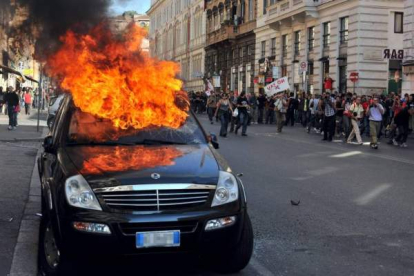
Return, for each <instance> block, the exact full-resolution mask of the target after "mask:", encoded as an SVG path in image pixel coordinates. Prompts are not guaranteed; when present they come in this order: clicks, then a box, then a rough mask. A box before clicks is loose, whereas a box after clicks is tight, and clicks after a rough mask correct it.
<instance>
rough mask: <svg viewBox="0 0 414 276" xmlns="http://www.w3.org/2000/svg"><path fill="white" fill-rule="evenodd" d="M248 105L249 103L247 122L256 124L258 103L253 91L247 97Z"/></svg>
mask: <svg viewBox="0 0 414 276" xmlns="http://www.w3.org/2000/svg"><path fill="white" fill-rule="evenodd" d="M249 105H250V116H249V122H251V123H252V124H257V120H258V103H257V98H256V95H255V94H254V92H251V93H250V98H249Z"/></svg>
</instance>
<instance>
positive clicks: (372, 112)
mask: <svg viewBox="0 0 414 276" xmlns="http://www.w3.org/2000/svg"><path fill="white" fill-rule="evenodd" d="M384 112H385V109H384V107H383V106H382V105H381V104H380V103H379V99H378V97H374V98H373V100H372V104H371V105H370V106H369V107H368V109H367V116H368V118H369V133H370V135H371V144H370V146H371V148H372V149H378V134H379V132H380V129H381V122H382V116H383V115H384Z"/></svg>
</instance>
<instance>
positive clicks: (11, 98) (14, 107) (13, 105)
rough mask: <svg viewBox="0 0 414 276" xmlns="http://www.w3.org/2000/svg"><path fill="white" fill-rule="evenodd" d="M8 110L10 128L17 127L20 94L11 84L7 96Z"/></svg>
mask: <svg viewBox="0 0 414 276" xmlns="http://www.w3.org/2000/svg"><path fill="white" fill-rule="evenodd" d="M5 102H6V104H7V110H8V115H9V128H8V129H9V130H12V129H16V128H17V113H18V111H19V108H20V106H19V96H18V95H17V93H16V91H14V90H13V87H12V86H9V88H8V93H7V94H6V96H5Z"/></svg>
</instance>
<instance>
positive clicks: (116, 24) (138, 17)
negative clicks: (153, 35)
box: [110, 12, 150, 52]
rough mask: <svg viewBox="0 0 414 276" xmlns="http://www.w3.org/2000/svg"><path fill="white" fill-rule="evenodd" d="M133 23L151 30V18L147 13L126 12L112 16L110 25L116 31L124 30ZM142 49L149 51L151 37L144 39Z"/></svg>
mask: <svg viewBox="0 0 414 276" xmlns="http://www.w3.org/2000/svg"><path fill="white" fill-rule="evenodd" d="M131 23H134V24H136V25H137V26H139V27H141V28H144V29H147V30H149V26H150V18H149V16H148V15H146V14H137V13H134V12H126V13H124V14H122V15H119V16H115V17H112V18H110V27H111V30H112V31H113V32H114V33H121V32H123V31H124V30H125V29H126V28H127V26H128V25H129V24H131ZM141 48H142V51H144V52H149V50H150V43H149V39H144V40H143V41H142V45H141Z"/></svg>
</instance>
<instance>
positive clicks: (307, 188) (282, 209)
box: [200, 116, 414, 276]
mask: <svg viewBox="0 0 414 276" xmlns="http://www.w3.org/2000/svg"><path fill="white" fill-rule="evenodd" d="M200 121H201V122H202V123H203V125H204V126H205V128H206V129H207V130H208V131H210V132H215V133H219V124H218V123H215V124H214V125H210V124H209V123H208V120H207V118H206V117H205V116H200ZM275 130H276V127H275V126H274V125H272V126H268V125H253V126H251V127H250V128H249V129H248V131H247V133H248V135H249V136H248V137H241V136H240V135H238V136H236V135H234V134H230V135H229V138H228V139H220V140H219V142H220V152H221V154H222V155H224V156H225V158H226V159H227V160H228V161H229V162H230V164H231V166H232V168H233V170H234V171H235V172H237V173H241V172H242V173H244V177H243V182H244V184H245V187H246V190H247V199H248V204H249V208H250V215H251V217H252V221H253V224H254V230H255V238H256V243H255V253H254V262H253V264H252V265H251V266H250V269H252V271H254V273H253V274H256V273H257V275H272V274H273V275H376V276H378V275H414V254H413V252H414V235H413V233H414V220H413V218H414V203H413V198H414V177H413V176H414V174H413V169H414V139H413V137H411V138H410V139H409V141H408V144H409V146H411V147H410V148H407V149H402V148H397V147H394V146H389V145H386V144H385V141H383V143H381V145H380V148H379V149H378V150H372V149H370V148H369V146H368V145H365V146H358V145H349V144H345V143H342V142H341V141H340V140H338V141H336V142H332V143H329V142H324V141H321V138H322V137H321V135H317V134H306V132H305V131H304V129H303V128H302V127H300V126H299V125H296V126H295V127H293V128H292V127H287V128H285V129H284V131H283V133H282V134H276V133H275ZM219 138H220V137H219ZM365 140H366V141H368V139H367V138H365ZM291 200H294V201H299V200H300V205H299V206H293V205H292V204H291V202H290V201H291ZM253 274H252V275H253ZM248 275H250V273H248Z"/></svg>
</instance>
